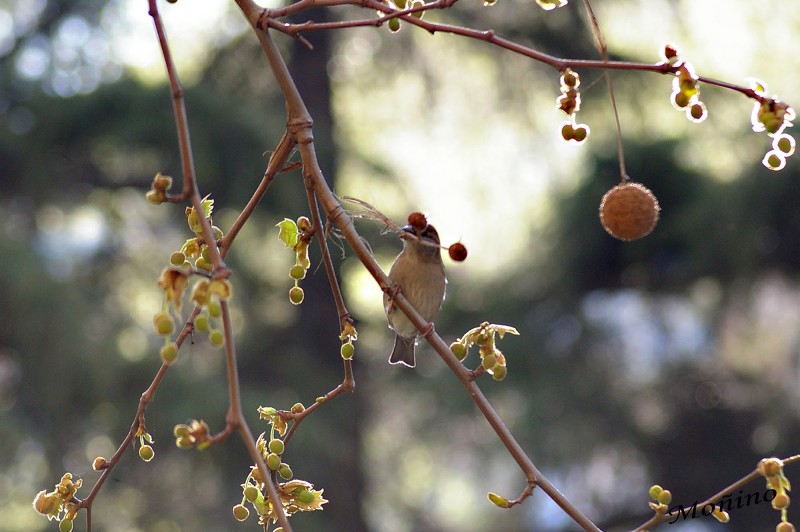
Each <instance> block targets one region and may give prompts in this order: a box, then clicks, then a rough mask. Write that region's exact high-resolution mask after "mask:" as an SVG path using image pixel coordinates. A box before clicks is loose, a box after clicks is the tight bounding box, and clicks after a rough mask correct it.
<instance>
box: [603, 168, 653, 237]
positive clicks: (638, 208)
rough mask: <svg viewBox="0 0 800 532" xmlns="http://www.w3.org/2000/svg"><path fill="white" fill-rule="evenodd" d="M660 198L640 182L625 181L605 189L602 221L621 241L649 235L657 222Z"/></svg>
mask: <svg viewBox="0 0 800 532" xmlns="http://www.w3.org/2000/svg"><path fill="white" fill-rule="evenodd" d="M660 210H661V209H660V207H659V206H658V200H657V199H656V197H655V196H654V195H653V193H652V192H650V190H649V189H648V188H647V187H645V186H644V185H642V184H641V183H630V182H629V183H623V184H621V185H617V186H615V187H614V188H612V189H611V190H609V191H608V192H606V194H605V196H603V199H602V200H601V201H600V223H602V224H603V228H604V229H605V230H606V231H607V232H608V234H610V235H611V236H613V237H615V238H619V239H620V240H636V239H637V238H642V237H643V236H646V235H649V234H650V232H651V231H652V230H653V228H654V227H655V226H656V222H658V214H659V211H660Z"/></svg>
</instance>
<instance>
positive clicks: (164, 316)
mask: <svg viewBox="0 0 800 532" xmlns="http://www.w3.org/2000/svg"><path fill="white" fill-rule="evenodd" d="M153 326H154V327H155V330H156V332H157V333H158V334H159V335H160V336H169V335H171V334H172V333H173V332H175V320H174V319H173V318H172V316H171V315H170V313H169V312H159V313H158V314H156V315H155V316H153Z"/></svg>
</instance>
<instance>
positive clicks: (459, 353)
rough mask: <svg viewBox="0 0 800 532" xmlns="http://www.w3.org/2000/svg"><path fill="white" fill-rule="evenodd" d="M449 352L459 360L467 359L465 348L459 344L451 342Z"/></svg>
mask: <svg viewBox="0 0 800 532" xmlns="http://www.w3.org/2000/svg"><path fill="white" fill-rule="evenodd" d="M450 351H452V352H453V354H454V355H455V356H456V358H457V359H459V360H464V359H465V358H467V346H465V345H464V344H462V343H461V342H453V343H452V344H450Z"/></svg>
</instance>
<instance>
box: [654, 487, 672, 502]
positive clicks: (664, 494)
mask: <svg viewBox="0 0 800 532" xmlns="http://www.w3.org/2000/svg"><path fill="white" fill-rule="evenodd" d="M657 500H658V502H659V503H660V504H666V505H668V504H669V503H671V502H672V493H671V492H670V491H669V490H662V491H661V493H659V494H658V499H657Z"/></svg>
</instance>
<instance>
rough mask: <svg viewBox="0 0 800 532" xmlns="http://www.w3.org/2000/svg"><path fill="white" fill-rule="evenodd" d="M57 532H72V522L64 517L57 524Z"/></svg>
mask: <svg viewBox="0 0 800 532" xmlns="http://www.w3.org/2000/svg"><path fill="white" fill-rule="evenodd" d="M58 531H59V532H72V520H71V519H67V518H66V517H65V518H64V519H62V520H61V521H59V523H58Z"/></svg>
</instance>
